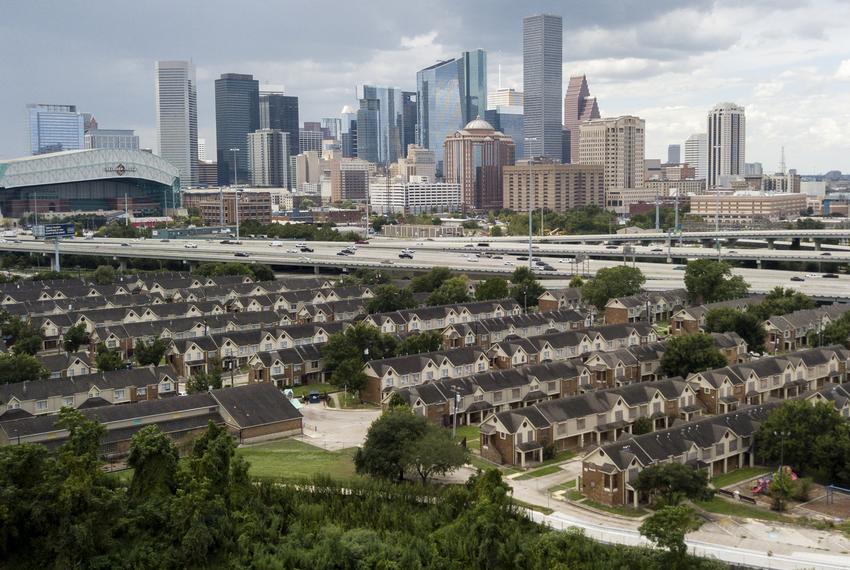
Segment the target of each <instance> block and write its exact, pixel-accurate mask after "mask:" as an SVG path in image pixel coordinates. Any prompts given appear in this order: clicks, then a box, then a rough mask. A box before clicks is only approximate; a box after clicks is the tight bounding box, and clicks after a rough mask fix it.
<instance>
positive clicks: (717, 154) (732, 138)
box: [706, 103, 747, 188]
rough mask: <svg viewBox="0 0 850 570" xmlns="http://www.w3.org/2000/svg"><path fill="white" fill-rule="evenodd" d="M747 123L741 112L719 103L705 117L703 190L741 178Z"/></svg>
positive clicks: (742, 111) (733, 107)
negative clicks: (706, 149) (704, 175)
mask: <svg viewBox="0 0 850 570" xmlns="http://www.w3.org/2000/svg"><path fill="white" fill-rule="evenodd" d="M746 127H747V121H746V117H745V116H744V108H743V107H741V106H739V105H735V104H734V103H720V104H718V105H715V107H714V108H713V109H712V110H711V111H709V113H708V171H707V173H706V174H707V176H708V178H707V186H708V188H715V187H716V186H718V185H720V184H723V183H724V181H726V180H728V179H729V177H732V176H742V175H743V174H744V163H745V162H746V161H745V158H746V156H745V155H746V152H745V150H746V149H745V146H746V133H747V128H746Z"/></svg>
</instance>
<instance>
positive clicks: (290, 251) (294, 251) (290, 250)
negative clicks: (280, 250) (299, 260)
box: [286, 247, 298, 253]
mask: <svg viewBox="0 0 850 570" xmlns="http://www.w3.org/2000/svg"><path fill="white" fill-rule="evenodd" d="M286 253H298V250H297V249H295V248H292V247H290V248H289V249H287V250H286Z"/></svg>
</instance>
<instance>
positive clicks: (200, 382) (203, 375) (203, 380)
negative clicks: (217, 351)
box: [186, 357, 222, 394]
mask: <svg viewBox="0 0 850 570" xmlns="http://www.w3.org/2000/svg"><path fill="white" fill-rule="evenodd" d="M221 373H222V369H221V359H220V358H218V357H214V358H211V359H210V361H209V363H208V364H207V372H198V373H196V374H194V375H192V377H191V378H189V381H188V382H186V390H187V391H188V392H189V393H190V394H194V393H196V392H206V391H207V390H209V389H210V386H212V388H213V390H217V389H219V388H221Z"/></svg>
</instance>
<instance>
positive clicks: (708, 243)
mask: <svg viewBox="0 0 850 570" xmlns="http://www.w3.org/2000/svg"><path fill="white" fill-rule="evenodd" d="M700 241H701V242H702V246H703V247H705V248H708V249H711V248H712V247H714V246H715V243H716V242H717V240H716V239H714V238H708V239H701V240H700Z"/></svg>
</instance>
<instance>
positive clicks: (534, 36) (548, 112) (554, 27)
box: [522, 14, 564, 161]
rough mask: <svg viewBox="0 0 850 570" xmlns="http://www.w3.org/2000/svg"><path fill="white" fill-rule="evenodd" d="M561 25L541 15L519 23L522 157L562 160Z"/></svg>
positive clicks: (545, 15) (555, 18)
mask: <svg viewBox="0 0 850 570" xmlns="http://www.w3.org/2000/svg"><path fill="white" fill-rule="evenodd" d="M563 44H564V37H563V22H562V20H561V17H560V16H553V15H550V14H540V15H537V16H529V17H527V18H523V20H522V60H523V69H522V76H523V90H524V96H523V130H524V133H525V136H524V139H525V141H524V142H525V156H526V157H536V156H545V157H547V158H550V159H552V160H557V161H560V160H561V158H562V151H563V149H562V138H563V134H562V132H561V129H562V127H561V94H562V85H561V82H562V77H563V72H562V64H563Z"/></svg>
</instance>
